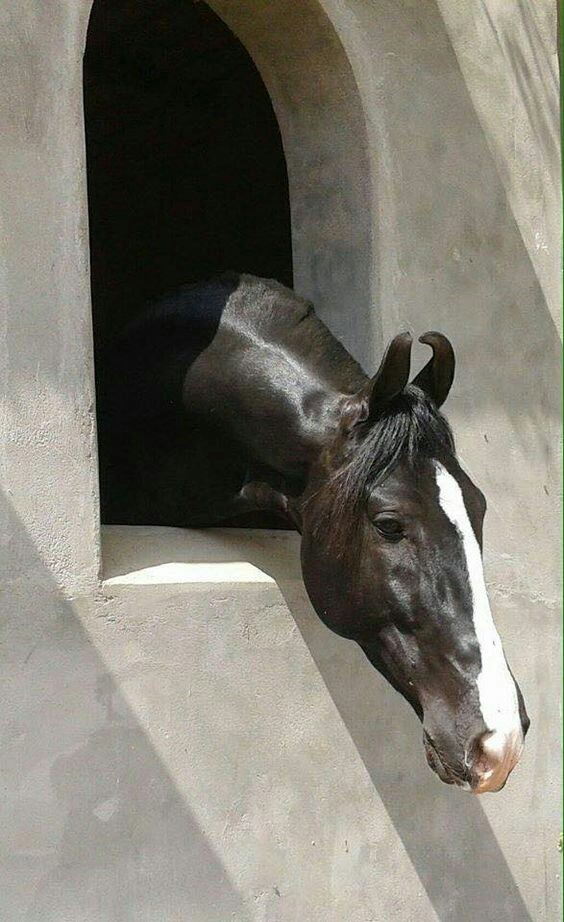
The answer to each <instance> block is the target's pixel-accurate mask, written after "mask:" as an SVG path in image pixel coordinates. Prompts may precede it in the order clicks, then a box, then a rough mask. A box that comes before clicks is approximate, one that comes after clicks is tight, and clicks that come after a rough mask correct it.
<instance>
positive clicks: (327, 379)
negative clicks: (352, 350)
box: [185, 316, 366, 493]
mask: <svg viewBox="0 0 564 922" xmlns="http://www.w3.org/2000/svg"><path fill="white" fill-rule="evenodd" d="M197 366H198V367H197ZM188 380H189V381H190V380H191V382H192V383H191V385H190V388H189V389H190V391H191V399H192V401H193V404H195V405H199V407H200V409H202V407H203V408H204V410H205V412H206V415H208V414H209V415H208V418H209V419H214V421H215V425H216V426H217V425H219V426H220V427H226V428H227V430H228V431H229V432H230V433H231V434H232V435H233V436H234V437H235V438H236V440H237V441H238V442H239V444H242V445H243V446H244V448H245V449H246V451H247V452H248V456H249V459H250V461H251V463H253V464H254V465H255V466H257V467H258V468H260V469H261V472H262V477H263V479H265V480H267V481H268V480H269V479H272V481H273V483H272V485H273V486H274V485H276V488H277V489H279V488H280V477H281V478H282V480H283V481H286V482H287V483H288V484H291V489H292V492H294V493H298V492H301V490H302V489H304V488H305V486H306V483H307V479H308V472H309V470H310V468H311V466H312V464H313V463H314V462H315V460H316V459H317V458H318V456H319V453H320V452H321V451H322V450H323V449H324V448H325V447H326V446H327V445H328V444H329V443H330V442H331V441H332V439H333V438H334V436H335V433H336V431H337V427H338V423H339V420H340V418H341V412H342V407H343V404H344V403H345V402H346V401H347V400H348V399H349V398H350V395H351V394H352V393H354V392H355V391H356V390H358V389H359V388H360V387H361V386H362V385H363V384H364V383H365V381H366V376H365V375H364V373H363V372H362V370H361V369H360V368H359V366H358V365H357V364H356V362H354V360H353V359H352V357H351V356H350V355H349V354H348V353H347V352H346V350H345V349H344V347H342V346H341V344H340V343H338V342H337V340H335V339H334V338H333V337H332V336H331V334H330V333H329V331H328V330H327V329H326V328H325V327H324V325H323V324H322V323H321V321H319V320H318V319H317V317H315V316H312V317H311V319H310V318H308V319H307V321H306V322H304V323H303V324H301V326H300V328H299V329H296V330H292V329H291V330H289V331H287V332H286V333H285V335H284V336H282V337H280V336H276V337H275V336H271V335H269V332H268V331H264V330H262V331H260V332H259V331H257V330H253V331H252V335H249V332H248V331H246V330H241V329H238V328H237V326H236V325H235V326H231V325H228V326H226V327H225V328H223V329H222V330H221V331H220V335H219V336H218V337H217V338H216V340H215V342H214V344H213V346H212V347H211V348H210V349H209V350H208V351H207V352H206V354H205V355H202V356H201V357H200V359H199V360H198V362H197V363H196V365H195V366H194V368H193V369H192V370H191V372H190V374H189V378H188ZM185 395H186V390H185ZM269 472H271V475H272V476H271V477H269Z"/></svg>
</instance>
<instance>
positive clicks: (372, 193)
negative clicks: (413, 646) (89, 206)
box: [0, 0, 560, 922]
mask: <svg viewBox="0 0 564 922" xmlns="http://www.w3.org/2000/svg"><path fill="white" fill-rule="evenodd" d="M212 5H213V8H214V9H215V10H216V11H217V12H218V13H219V14H220V15H222V16H223V17H224V18H225V20H226V21H227V23H228V24H229V25H230V26H231V27H232V28H233V29H234V31H236V33H237V34H238V35H239V37H240V38H241V39H242V41H243V42H244V43H245V45H246V47H247V48H248V50H249V52H250V53H251V55H252V56H253V58H254V60H255V61H256V63H257V66H258V67H259V69H260V70H261V73H262V74H263V77H264V80H265V83H266V85H267V88H268V89H269V92H270V93H271V96H272V99H273V104H274V106H275V110H276V112H277V115H278V118H279V121H280V126H281V130H282V135H283V141H284V145H285V150H286V156H287V160H288V169H289V178H290V192H291V209H292V220H293V233H294V259H295V272H296V285H297V287H298V288H300V289H301V290H302V291H304V293H307V294H310V295H312V296H313V297H314V298H315V300H316V302H317V304H318V307H319V310H320V312H321V313H322V314H323V315H324V316H325V317H326V319H327V321H328V323H330V324H331V325H332V327H333V329H335V331H336V332H338V333H339V334H340V335H341V336H342V337H343V338H344V339H345V341H346V342H347V343H348V344H349V345H350V347H351V348H352V349H353V350H354V351H355V352H356V354H357V355H359V356H360V357H361V358H362V359H363V361H364V362H365V364H366V365H367V367H368V368H371V367H372V366H373V365H374V364H375V363H376V361H377V358H378V355H379V348H380V344H381V342H382V338H383V337H384V338H386V337H387V336H389V335H390V334H391V333H392V332H394V331H396V330H397V329H398V328H401V327H403V326H405V325H407V326H410V327H412V328H413V329H414V330H415V331H417V332H421V331H423V330H424V329H428V328H433V327H436V328H439V329H443V330H445V332H447V333H449V335H451V337H452V339H453V341H454V342H455V344H456V347H457V354H458V357H459V368H460V371H459V375H458V378H457V383H456V386H455V389H454V391H453V396H452V398H451V399H450V401H449V405H448V409H449V416H450V418H451V420H452V422H453V424H454V427H455V430H456V432H457V434H458V439H459V445H460V449H461V453H462V457H463V460H464V462H465V463H466V465H467V467H468V468H469V469H470V471H471V473H472V474H473V476H474V477H475V478H476V480H477V481H478V482H479V483H480V484H481V486H482V487H484V489H485V492H486V493H487V495H488V499H489V513H488V526H487V532H486V545H487V559H486V562H487V568H488V574H489V579H490V585H491V590H492V600H493V603H494V608H495V611H496V618H497V621H498V624H499V627H500V631H501V633H502V635H503V637H504V640H505V645H506V650H507V653H508V657H509V659H510V662H511V663H512V666H513V668H514V670H515V672H516V674H517V675H518V677H519V680H520V682H521V685H522V688H523V690H524V693H525V696H526V698H527V700H528V705H529V711H530V713H531V716H532V720H533V725H532V729H531V732H530V735H529V740H528V747H527V751H526V755H525V758H524V761H523V764H522V765H521V766H520V767H519V769H518V770H516V772H515V774H514V776H513V777H512V779H511V781H510V783H509V784H508V786H507V788H506V790H505V791H503V792H502V793H500V794H499V795H494V796H491V797H488V798H484V799H482V800H480V801H478V800H477V799H473V798H471V797H468V796H465V795H463V794H462V793H460V792H458V791H453V790H451V789H448V788H446V787H444V786H442V785H441V784H440V782H438V781H437V780H436V779H435V778H434V777H433V776H432V775H431V774H430V773H429V771H428V769H427V768H426V766H425V764H424V758H423V753H422V749H421V745H420V739H419V736H420V733H419V727H418V726H417V723H416V722H415V720H414V718H413V716H412V715H411V714H410V713H409V711H408V708H407V706H406V705H404V704H403V702H402V700H401V699H400V698H399V697H398V696H397V695H396V694H395V693H394V692H393V691H392V690H391V689H390V688H388V687H387V686H386V684H385V683H384V682H383V681H382V680H381V679H380V678H379V677H378V675H377V674H376V673H375V672H374V670H372V669H371V667H370V666H369V665H368V664H367V663H366V662H364V660H363V659H362V657H361V655H360V653H359V652H358V651H357V650H356V648H355V647H354V646H353V645H351V644H349V643H347V642H345V641H343V640H340V639H338V638H336V637H334V636H333V635H331V634H330V633H329V632H328V631H327V630H326V629H325V628H324V627H323V626H322V625H321V624H320V623H319V622H318V620H317V619H316V618H315V616H314V615H313V613H312V612H311V611H310V609H309V607H308V605H307V602H306V600H305V599H304V596H303V589H302V587H301V584H300V581H299V578H298V574H297V570H296V551H297V549H296V540H295V539H294V538H293V537H292V536H280V535H278V536H274V537H273V538H269V537H268V536H263V537H260V536H254V537H253V536H249V537H246V538H244V537H241V536H234V535H223V536H222V535H221V533H215V534H212V535H208V536H197V535H193V536H191V535H189V534H185V533H177V532H174V531H173V532H164V533H163V532H158V533H150V534H146V533H145V532H144V530H141V531H140V532H139V531H137V530H133V531H128V532H127V533H123V532H120V531H119V530H118V531H117V532H116V531H110V532H108V533H107V534H106V536H105V546H106V551H107V553H106V557H107V559H108V566H109V567H110V568H112V567H113V569H110V573H111V575H114V576H116V575H119V574H120V573H121V575H122V579H121V581H118V582H110V583H108V584H105V585H103V586H99V585H98V584H97V582H96V574H97V567H98V527H97V486H96V474H95V471H96V467H95V432H94V427H93V406H92V405H93V386H92V381H93V368H92V354H91V335H90V306H89V294H88V249H87V233H86V222H85V215H86V199H85V194H86V190H85V169H84V144H83V125H82V102H81V56H82V50H83V42H84V37H85V34H86V25H87V19H88V14H89V7H90V4H89V2H87V0H54V2H53V3H50V4H49V5H48V8H47V6H46V5H39V4H37V3H34V2H32V0H18V2H16V0H5V2H4V3H3V5H2V9H1V10H0V42H1V45H2V47H1V49H0V62H1V63H0V69H1V70H0V79H1V82H2V87H3V92H2V94H1V99H0V106H1V107H2V115H1V118H2V131H1V132H0V163H1V170H0V183H1V187H0V202H1V208H2V216H1V219H2V247H1V248H0V267H1V272H0V279H1V291H2V297H3V301H4V304H3V307H2V311H1V314H0V323H1V325H2V329H1V332H0V355H1V359H0V369H1V371H2V375H3V386H2V389H1V390H2V413H1V416H0V428H1V431H2V434H1V438H2V459H1V461H2V464H1V470H2V480H3V487H2V490H3V492H2V544H1V547H2V551H1V554H2V571H3V572H2V575H3V578H4V579H3V582H4V587H3V588H4V592H3V597H2V618H3V622H4V624H3V628H4V630H3V643H2V648H1V649H2V654H1V655H2V671H1V680H0V681H1V682H2V687H1V690H0V700H1V701H2V718H1V720H2V731H1V733H2V736H1V739H2V745H1V749H0V769H1V772H2V784H3V788H2V790H3V798H2V802H1V803H0V813H1V817H0V892H1V894H2V896H1V899H0V919H1V920H2V922H4V919H6V920H7V922H8V920H9V922H13V920H18V919H22V920H23V919H26V920H37V922H67V920H68V922H114V920H115V922H118V920H119V922H121V920H135V922H138V920H147V922H154V920H155V919H163V920H167V922H168V920H182V922H186V920H189V922H200V920H202V922H226V920H229V919H233V920H237V922H239V920H241V922H242V920H252V922H278V920H280V922H290V920H294V919H300V920H301V919H307V920H310V919H311V920H324V922H325V920H327V922H357V920H358V922H368V920H378V922H384V920H386V922H387V920H389V919H398V920H406V919H412V918H421V919H423V920H432V919H437V918H438V919H441V920H447V919H448V920H451V919H452V920H454V919H456V920H465V919H468V920H470V919H472V920H474V919H476V918H480V919H496V922H497V920H500V919H502V920H503V919H506V920H528V919H533V920H555V919H557V918H559V904H558V899H559V893H560V882H559V878H558V873H559V871H558V868H559V855H558V851H557V841H558V835H559V832H560V809H559V793H558V792H559V778H560V747H559V719H558V702H559V700H560V689H559V672H560V647H559V644H560V622H559V617H558V588H557V580H556V572H557V567H556V557H557V552H556V548H557V539H556V534H557V526H558V521H557V515H556V511H555V510H556V508H557V506H558V495H557V482H558V457H557V454H556V445H557V435H558V429H559V405H558V401H557V397H556V395H557V393H558V390H559V376H558V373H557V372H558V367H559V353H558V345H559V340H558V334H557V329H556V325H555V319H556V310H557V307H558V304H559V291H560V289H559V284H560V279H559V276H558V273H557V271H556V268H557V262H558V252H559V249H560V240H559V231H558V228H559V216H558V215H559V213H558V200H559V188H558V177H557V172H556V168H555V160H554V154H553V152H552V153H550V143H552V142H551V141H550V139H551V138H553V136H554V132H555V130H556V117H555V107H556V96H555V88H554V84H553V83H551V81H550V80H549V79H547V74H548V72H549V71H550V72H553V71H555V66H556V65H555V44H554V35H555V32H554V27H555V26H554V19H555V9H554V8H553V4H552V3H549V2H548V0H547V2H544V0H543V2H542V3H539V4H536V5H535V13H534V18H532V14H531V12H530V10H529V7H525V6H524V5H520V4H517V6H518V8H519V17H518V18H517V19H511V20H510V18H509V17H508V16H507V9H508V8H507V5H505V4H502V3H494V2H487V3H485V4H481V5H478V4H473V3H472V4H470V3H452V4H443V3H442V2H439V3H438V4H436V3H434V2H430V0H424V2H421V0H417V2H416V0H411V2H408V0H402V2H400V3H397V2H394V3H392V2H388V0H382V2H379V3H377V4H375V3H373V2H368V0H348V2H347V3H343V2H337V0H335V2H333V0H323V3H322V4H321V3H317V2H313V0H311V2H309V0H307V2H305V0H304V2H302V3H300V4H296V3H293V2H292V3H291V2H283V0H273V2H271V3H268V4H260V3H257V2H255V0H240V2H237V3H235V2H234V0H231V2H229V3H228V2H227V0H214V2H213V4H212ZM484 17H485V18H484ZM486 21H487V23H488V27H487V28H486ZM488 29H490V31H488ZM487 42H489V43H490V44H489V45H488V44H487ZM488 48H489V49H490V50H489V51H488V50H487V49H488ZM525 115H526V117H525ZM535 119H536V120H537V121H535ZM538 119H541V120H542V125H541V124H539V123H538ZM537 231H539V232H540V233H541V237H539V238H537V236H536V234H537ZM539 240H540V241H541V246H540V247H538V248H535V247H536V242H537V241H539ZM545 248H546V249H545ZM419 356H420V357H421V358H422V356H423V353H422V352H421V353H419ZM194 558H195V559H196V560H198V559H200V560H201V561H203V562H204V563H205V562H206V561H207V562H208V563H211V564H214V567H212V569H211V571H210V570H209V569H208V570H206V571H205V572H206V573H208V578H206V580H205V581H204V580H203V577H202V575H201V571H199V570H198V571H197V572H196V575H194V571H190V572H191V573H192V576H191V577H190V578H189V579H188V581H182V582H181V581H180V577H178V576H175V577H174V579H173V581H172V582H166V574H167V573H168V575H169V576H170V574H171V570H170V568H165V571H157V572H158V573H160V577H159V580H160V581H157V582H156V583H155V582H153V584H151V585H143V584H139V583H137V584H134V583H133V577H131V576H128V575H127V574H129V573H130V572H131V571H132V570H137V571H138V570H139V569H140V568H146V567H152V566H159V565H161V564H163V565H167V564H170V562H171V561H190V560H194ZM237 561H240V562H242V563H246V564H251V565H253V566H254V568H255V569H257V570H258V571H259V572H260V573H262V574H263V576H264V578H262V577H261V578H257V579H253V580H250V581H249V577H248V570H246V569H245V567H243V568H242V569H241V568H237V567H236V568H233V567H232V566H228V567H227V568H226V567H225V564H226V563H228V564H229V563H233V562H237ZM172 572H176V571H172ZM198 573H199V575H198ZM210 573H211V577H210ZM245 574H247V575H245ZM210 579H211V581H210Z"/></svg>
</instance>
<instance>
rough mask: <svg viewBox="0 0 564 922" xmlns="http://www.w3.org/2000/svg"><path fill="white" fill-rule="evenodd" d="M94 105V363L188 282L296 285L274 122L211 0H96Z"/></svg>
mask: <svg viewBox="0 0 564 922" xmlns="http://www.w3.org/2000/svg"><path fill="white" fill-rule="evenodd" d="M84 105H85V125H86V150H87V170H88V203H89V229H90V257H91V289H92V311H93V329H94V345H95V356H96V364H97V371H99V367H100V362H101V361H103V359H102V354H103V347H104V344H105V343H107V342H108V341H109V340H110V339H111V338H112V337H113V336H115V335H116V334H117V333H119V332H120V331H121V330H122V329H123V327H124V326H125V325H126V324H127V323H128V322H129V321H130V320H131V319H132V318H133V317H134V316H135V315H136V314H138V313H139V312H140V311H142V310H143V309H144V307H145V306H146V304H147V303H150V301H151V300H152V299H154V298H156V297H158V296H159V295H162V294H164V293H166V292H170V291H173V290H174V289H175V288H176V287H177V286H179V285H182V284H186V283H190V282H194V281H198V280H201V279H205V278H208V277H210V276H213V275H215V274H216V273H219V272H221V271H223V270H225V269H235V270H237V271H244V272H251V273H254V274H256V275H260V276H265V277H268V278H276V279H278V280H279V281H281V282H283V283H284V284H287V285H291V284H292V253H291V232H290V210H289V197H288V179H287V171H286V163H285V159H284V153H283V150H282V143H281V138H280V131H279V128H278V123H277V121H276V117H275V115H274V112H273V109H272V104H271V101H270V98H269V96H268V93H267V91H266V88H265V86H264V84H263V82H262V79H261V77H260V75H259V73H258V71H257V69H256V67H255V65H254V63H253V61H252V59H251V58H250V56H249V54H248V52H247V51H246V50H245V48H244V47H243V45H242V44H241V43H240V42H239V41H238V39H237V38H236V37H235V36H234V35H233V33H232V32H231V31H230V30H229V29H228V28H227V26H226V25H225V24H224V23H223V22H222V20H221V19H219V17H217V16H216V15H215V13H213V11H212V10H211V9H210V8H209V7H208V6H207V5H206V4H205V3H203V2H200V0H192V2H189V0H152V2H148V0H95V2H94V6H93V9H92V14H91V18H90V24H89V29H88V38H87V44H86V52H85V57H84ZM238 524H251V525H269V524H270V525H273V524H275V523H274V522H273V521H265V520H264V518H260V519H258V518H254V519H249V520H248V521H246V522H244V523H238Z"/></svg>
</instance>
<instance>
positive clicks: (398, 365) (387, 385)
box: [359, 333, 412, 422]
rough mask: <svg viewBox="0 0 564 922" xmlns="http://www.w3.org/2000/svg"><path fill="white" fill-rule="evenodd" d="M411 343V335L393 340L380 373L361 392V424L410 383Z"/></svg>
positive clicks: (381, 365)
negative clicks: (362, 403) (362, 402)
mask: <svg viewBox="0 0 564 922" xmlns="http://www.w3.org/2000/svg"><path fill="white" fill-rule="evenodd" d="M411 343H412V339H411V333H398V335H397V336H394V338H393V339H392V341H391V343H390V344H389V346H388V348H387V349H386V351H385V353H384V357H383V359H382V361H381V362H380V367H379V369H378V371H377V372H376V374H375V375H374V377H373V378H371V379H370V381H369V382H368V384H367V385H366V386H365V387H364V388H363V389H362V391H361V397H362V398H363V401H364V412H363V413H362V417H361V420H359V422H360V421H363V422H364V421H366V420H367V419H370V418H371V417H373V416H374V415H375V414H376V413H377V412H378V410H379V409H381V408H382V407H383V406H385V405H386V404H387V403H389V402H390V400H393V399H394V397H397V395H398V394H401V392H402V391H403V389H404V387H405V386H406V384H407V382H408V381H409V367H410V362H411Z"/></svg>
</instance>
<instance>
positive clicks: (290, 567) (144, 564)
mask: <svg viewBox="0 0 564 922" xmlns="http://www.w3.org/2000/svg"><path fill="white" fill-rule="evenodd" d="M102 560H103V581H104V585H106V586H116V585H137V586H149V585H151V586H155V585H171V584H181V583H231V584H234V583H271V584H275V583H276V582H277V581H280V580H289V579H290V580H292V579H301V572H300V539H299V535H297V534H296V533H295V532H286V531H275V530H270V529H241V528H207V529H199V530H195V529H194V530H192V529H184V528H162V527H157V526H146V525H143V526H128V525H104V526H103V528H102Z"/></svg>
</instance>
